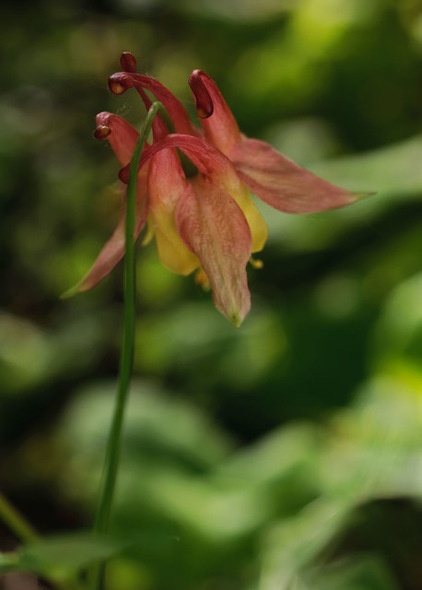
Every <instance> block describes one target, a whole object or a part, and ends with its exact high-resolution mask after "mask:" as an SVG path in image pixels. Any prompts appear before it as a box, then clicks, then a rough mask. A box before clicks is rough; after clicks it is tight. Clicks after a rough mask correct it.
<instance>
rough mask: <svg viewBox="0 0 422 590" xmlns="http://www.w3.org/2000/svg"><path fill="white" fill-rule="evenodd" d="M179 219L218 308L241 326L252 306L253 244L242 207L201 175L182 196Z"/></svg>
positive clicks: (180, 228) (178, 213)
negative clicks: (249, 272)
mask: <svg viewBox="0 0 422 590" xmlns="http://www.w3.org/2000/svg"><path fill="white" fill-rule="evenodd" d="M176 222H177V226H178V230H179V232H180V235H181V236H182V238H183V239H184V241H185V242H186V244H187V245H188V247H189V248H190V249H191V250H192V251H193V252H195V254H196V256H197V257H198V258H199V260H200V262H201V266H202V268H203V269H204V271H205V273H206V274H207V277H208V279H209V281H210V284H211V289H212V294H213V299H214V303H215V305H216V307H217V309H218V310H219V311H220V312H221V313H222V314H223V315H225V316H226V317H227V319H229V320H230V321H231V322H232V323H233V324H234V325H235V326H240V324H241V323H242V321H243V319H244V317H245V316H246V314H247V313H248V311H249V309H250V293H249V289H248V283H247V274H246V265H247V263H248V260H249V258H250V255H251V247H252V244H251V242H252V240H251V234H250V230H249V227H248V224H247V222H246V219H245V217H244V215H243V213H242V211H241V209H240V208H239V206H238V205H237V203H236V202H235V201H234V199H232V198H231V197H230V196H229V195H228V194H227V193H225V192H224V191H223V190H220V188H219V187H218V186H216V185H214V184H213V183H211V182H209V181H208V180H207V179H204V178H202V177H198V178H197V179H195V180H194V181H192V183H191V186H189V187H188V188H187V190H186V191H185V192H184V194H183V195H182V197H181V198H180V200H179V203H178V205H177V209H176Z"/></svg>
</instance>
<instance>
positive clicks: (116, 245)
mask: <svg viewBox="0 0 422 590" xmlns="http://www.w3.org/2000/svg"><path fill="white" fill-rule="evenodd" d="M121 62H122V66H123V69H124V70H126V71H123V72H119V73H118V74H113V76H111V77H110V80H109V86H110V89H111V90H112V92H114V93H115V94H122V93H123V92H125V91H126V90H128V89H129V88H132V87H134V88H136V89H137V91H138V92H139V94H140V96H141V98H142V100H143V101H144V103H145V104H146V106H147V107H148V103H149V98H148V97H147V95H146V94H145V91H149V92H150V93H152V94H153V95H154V96H155V97H156V99H157V100H160V102H161V103H162V104H163V105H164V107H165V109H166V111H167V113H168V115H169V117H170V119H171V124H172V126H173V129H174V131H175V133H169V132H168V129H167V128H166V126H165V125H164V123H163V121H162V120H161V119H160V118H159V117H160V116H158V117H157V120H156V122H154V125H153V144H152V145H151V146H147V147H146V148H145V150H144V154H143V156H142V159H141V165H140V171H139V180H138V195H137V213H136V223H135V226H136V227H135V235H134V239H136V237H137V236H138V235H139V233H140V231H141V230H142V228H143V227H144V225H145V223H146V220H148V226H149V235H150V236H152V235H155V237H156V242H157V247H158V253H159V256H160V259H161V261H162V263H163V264H164V265H165V266H166V267H167V268H169V269H170V270H172V271H174V272H176V273H179V274H182V275H187V274H190V273H191V272H193V271H195V270H196V271H197V272H198V276H199V277H200V278H201V282H202V283H209V285H210V286H211V290H212V294H213V299H214V302H215V305H216V307H217V308H218V309H219V310H220V311H221V312H222V313H223V314H224V315H225V316H226V317H227V318H228V319H229V320H230V321H231V322H232V323H233V324H235V325H236V326H239V325H240V324H241V322H242V321H243V319H244V317H245V316H246V314H247V313H248V311H249V308H250V294H249V289H248V284H247V275H246V266H247V263H248V261H249V260H250V259H251V256H252V253H253V252H258V251H260V250H262V248H263V247H264V244H265V241H266V238H267V229H266V225H265V222H264V220H263V219H262V217H261V215H260V213H259V212H258V210H257V209H256V207H255V205H254V203H253V201H252V198H251V195H250V192H249V191H252V192H253V193H254V194H255V195H256V196H257V197H259V198H261V199H262V200H263V201H265V202H266V203H268V204H269V205H271V206H272V207H274V208H276V209H278V210H280V211H284V212H289V213H307V212H315V211H322V210H326V209H332V208H336V207H341V206H343V205H347V204H349V203H351V202H353V201H355V200H357V199H358V198H359V197H360V195H359V194H354V193H351V192H349V191H346V190H344V189H341V188H339V187H336V186H334V185H332V184H329V183H327V182H325V181H324V180H322V179H320V178H318V177H317V176H315V175H313V174H312V173H310V172H309V171H307V170H305V169H304V168H301V167H300V166H298V165H297V164H295V163H294V162H292V161H291V160H289V159H288V158H286V157H285V156H283V155H282V154H280V153H278V152H276V151H275V150H274V149H273V148H272V147H271V146H270V145H269V144H266V143H265V142H262V141H259V140H255V139H249V138H246V137H245V136H244V135H243V134H242V133H241V132H240V130H239V128H238V125H237V123H236V120H235V118H234V116H233V114H232V112H231V111H230V109H229V107H228V105H227V103H226V102H225V100H224V98H223V96H222V95H221V93H220V91H219V89H218V87H217V85H216V84H215V82H214V81H213V80H212V79H211V78H210V77H209V76H208V75H207V74H205V73H204V72H201V71H199V70H196V71H195V72H193V74H192V75H191V77H190V81H189V82H190V85H191V88H192V91H193V94H194V97H195V99H196V107H197V113H198V115H199V117H200V120H201V126H202V130H198V129H197V128H196V127H195V126H194V125H193V124H192V123H191V121H190V119H189V116H188V114H187V112H186V110H185V109H184V107H183V106H182V104H181V103H180V102H179V101H178V100H177V99H176V97H174V96H173V95H172V94H171V93H170V91H169V90H168V89H167V88H165V87H164V86H163V85H162V84H160V82H158V81H157V80H154V79H153V78H151V77H149V76H143V75H141V74H138V73H136V71H135V70H136V67H135V62H134V58H133V57H132V56H131V55H130V54H127V53H125V54H123V56H122V60H121ZM95 135H96V137H97V138H99V139H106V140H108V141H109V143H110V145H111V147H112V148H113V151H114V152H115V154H116V157H117V159H118V160H119V163H120V165H121V166H122V167H123V174H121V178H123V179H124V177H125V174H124V170H125V167H126V166H127V165H128V164H129V162H130V159H131V154H132V151H133V148H134V145H135V143H136V140H137V137H138V134H137V131H136V130H135V129H134V128H133V127H131V126H130V125H129V123H127V122H126V121H125V120H124V119H122V118H121V117H119V116H117V115H113V114H111V113H100V115H98V116H97V129H96V133H95ZM177 150H180V152H183V153H184V154H185V156H187V158H188V159H189V160H190V161H191V162H192V163H193V164H194V165H195V167H196V169H197V173H196V175H194V176H193V177H189V178H188V177H187V175H186V174H185V172H184V169H183V166H182V163H181V160H180V158H179V155H178V152H177ZM124 217H125V214H124V207H123V213H122V217H121V220H120V222H119V224H118V227H117V228H116V230H115V232H114V234H113V235H112V237H111V238H110V240H109V241H108V242H107V243H106V245H105V246H104V248H103V249H102V251H101V252H100V254H99V256H98V258H97V260H96V261H95V263H94V265H93V266H92V268H91V269H90V271H89V272H88V273H87V275H86V276H85V277H84V279H82V281H81V283H80V285H79V286H78V288H79V290H86V289H89V288H91V287H92V286H94V285H95V284H96V283H98V282H99V281H100V280H101V279H102V278H104V276H106V275H107V274H109V272H110V271H111V270H112V269H113V268H114V266H115V265H116V264H117V262H118V261H119V260H120V259H121V258H122V256H123V255H124V251H125V245H124Z"/></svg>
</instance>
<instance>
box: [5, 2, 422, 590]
mask: <svg viewBox="0 0 422 590" xmlns="http://www.w3.org/2000/svg"><path fill="white" fill-rule="evenodd" d="M0 47H1V55H2V56H3V58H2V66H1V70H2V73H1V96H0V102H1V106H0V154H1V158H0V206H1V216H0V224H1V230H0V243H1V246H0V262H1V264H0V267H1V292H0V298H1V310H0V439H1V446H0V461H1V462H0V466H1V470H0V489H1V490H2V492H3V493H4V494H5V495H6V496H7V497H8V498H9V499H10V500H11V501H13V502H14V503H15V504H16V506H18V507H19V509H20V510H22V512H23V513H25V514H26V515H27V517H28V518H29V519H30V520H31V521H32V522H33V523H34V525H35V526H36V527H37V528H38V529H39V530H40V531H41V532H43V533H53V532H54V533H57V532H60V531H61V532H67V531H74V530H80V529H86V528H89V526H90V524H91V521H92V513H93V509H94V504H95V495H96V491H97V487H98V480H99V472H100V466H101V461H102V456H103V452H104V444H105V440H106V435H107V429H108V423H109V419H110V412H111V406H112V399H113V395H114V391H115V384H116V374H117V368H118V356H119V346H120V343H119V338H120V333H121V317H122V287H121V279H122V271H121V268H120V267H119V268H118V269H117V270H116V271H115V272H114V273H113V275H112V276H111V277H109V278H108V279H107V280H106V281H104V282H103V283H102V284H101V285H100V286H99V287H97V288H96V289H95V290H93V291H92V292H90V293H87V294H83V295H79V296H77V297H75V298H73V299H70V300H60V299H59V297H60V294H61V293H63V292H64V291H66V290H67V289H68V288H69V287H70V286H72V285H73V284H75V283H76V282H77V281H78V280H79V279H80V278H81V277H82V275H83V274H84V273H85V271H86V270H87V269H88V268H89V266H90V264H91V263H92V261H93V260H94V259H95V257H96V254H97V253H98V251H99V249H100V248H101V245H102V244H103V242H104V240H105V239H106V238H107V237H108V236H109V235H110V233H111V231H112V229H113V228H114V225H115V223H116V219H117V216H118V206H119V203H118V198H117V196H116V195H117V192H116V186H117V184H116V174H117V171H118V165H117V163H116V162H115V160H114V157H113V155H112V153H111V150H110V149H109V147H108V146H107V145H106V144H105V142H104V143H100V142H98V141H95V140H94V139H93V137H92V131H93V129H94V126H95V115H96V113H97V112H100V111H103V110H109V111H112V112H116V113H118V114H120V115H122V116H125V117H127V118H128V119H129V120H130V121H131V122H132V123H134V124H136V125H138V126H139V125H140V124H141V122H142V117H143V114H144V112H143V108H142V105H141V104H140V101H139V99H138V97H137V96H135V95H131V93H127V94H125V95H124V96H123V97H122V96H121V97H116V96H112V95H111V94H110V93H109V92H108V90H107V78H108V76H109V75H110V74H111V73H113V72H114V71H118V70H119V55H120V53H121V52H122V51H124V50H129V51H132V52H133V53H134V54H135V55H136V56H137V57H138V66H139V69H140V71H144V72H147V73H149V74H151V75H154V76H156V77H158V78H159V79H160V80H161V81H162V82H163V83H164V84H166V85H167V86H169V88H170V89H171V90H172V91H173V92H174V93H175V94H176V95H177V96H179V97H180V98H181V100H182V101H183V102H184V104H186V106H187V108H188V109H189V110H190V111H191V112H192V113H193V112H194V109H193V101H192V97H191V94H190V90H189V88H188V85H187V78H188V76H189V74H190V72H191V71H192V70H193V69H195V68H200V69H203V70H205V71H207V72H208V73H209V74H210V75H211V76H212V77H213V78H214V79H215V80H216V81H217V83H218V84H219V86H220V88H221V89H222V91H223V93H224V95H225V97H226V99H227V101H228V102H229V104H230V105H231V107H232V109H233V111H234V113H235V115H236V116H237V118H238V121H239V124H240V126H241V128H242V130H243V131H244V132H245V133H246V134H247V135H250V136H254V137H259V138H262V139H265V140H267V141H270V142H271V143H272V144H273V145H274V146H275V147H277V148H278V149H280V150H281V151H283V152H284V153H285V154H286V155H288V156H289V157H291V158H293V159H295V160H296V161H297V162H299V163H300V164H303V165H305V166H307V167H309V168H310V169H311V170H313V171H314V172H316V173H318V174H319V175H321V176H323V177H324V178H325V179H327V180H329V181H332V182H334V183H337V184H340V185H342V186H344V187H347V188H349V189H351V190H359V191H361V190H366V191H377V195H376V196H375V197H372V198H371V199H368V200H367V201H363V202H360V203H358V204H355V205H353V206H352V207H350V208H346V209H343V210H340V211H333V212H327V213H323V214H318V215H306V216H289V215H284V214H282V213H278V212H275V211H273V210H270V209H269V208H267V207H262V211H263V213H264V215H265V217H266V219H267V221H268V225H269V227H270V239H269V243H268V245H267V247H266V249H265V251H264V252H263V253H262V256H261V258H262V260H263V262H264V268H263V269H262V270H254V269H251V270H250V272H249V277H250V287H251V292H252V301H253V305H252V311H251V313H250V315H249V316H248V318H247V320H246V321H245V323H244V325H243V326H242V328H241V329H240V330H235V329H234V328H233V327H232V326H231V325H230V324H229V323H228V322H227V321H226V320H225V319H224V318H223V317H222V316H220V315H219V314H218V313H217V312H216V311H215V310H214V309H213V304H212V301H211V299H210V296H209V294H207V293H204V292H202V291H201V289H200V288H199V287H197V286H196V285H195V284H194V282H193V280H191V278H187V279H186V278H182V277H178V276H176V275H172V274H170V273H169V272H168V271H166V270H165V269H163V268H161V266H160V265H159V263H158V260H157V255H156V252H155V249H154V247H153V246H148V247H146V248H141V247H140V248H139V255H138V302H139V309H138V317H137V336H136V338H137V343H136V359H135V380H134V385H133V391H132V395H131V401H130V407H129V410H128V416H127V418H128V421H127V428H126V436H125V443H124V449H123V457H122V471H121V476H120V479H119V486H118V495H117V499H116V509H115V513H114V520H113V531H114V534H115V535H117V536H119V535H120V536H123V537H124V538H127V539H130V540H131V541H130V543H129V546H128V548H126V549H124V550H123V551H122V552H121V553H120V555H119V556H118V557H117V558H116V559H115V560H114V561H113V562H112V565H111V567H110V581H109V582H110V583H109V589H110V590H238V589H239V590H240V589H241V590H309V589H312V590H420V589H421V588H422V507H421V503H420V500H421V498H422V262H421V261H422V233H421V227H422V200H421V196H422V135H421V122H422V5H421V2H420V0H201V1H199V0H197V1H195V0H180V2H179V1H178V2H171V1H170V0H167V1H166V0H92V1H91V2H89V1H86V2H84V1H83V0H61V1H60V2H55V1H53V0H50V1H48V0H45V1H41V0H39V1H37V2H34V1H32V0H27V1H26V2H24V1H23V0H21V1H20V2H19V3H15V2H12V0H9V1H8V2H7V1H5V2H3V3H2V8H1V9H0ZM0 533H1V534H0V540H1V544H2V547H1V548H2V549H3V550H8V549H11V548H13V547H14V546H15V544H16V539H14V537H13V535H12V534H11V533H10V531H8V530H7V529H6V527H3V526H2V525H1V524H0Z"/></svg>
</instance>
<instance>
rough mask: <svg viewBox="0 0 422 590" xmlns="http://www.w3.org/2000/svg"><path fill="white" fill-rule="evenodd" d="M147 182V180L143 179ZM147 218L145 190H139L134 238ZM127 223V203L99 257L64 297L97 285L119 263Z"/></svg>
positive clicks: (123, 250)
mask: <svg viewBox="0 0 422 590" xmlns="http://www.w3.org/2000/svg"><path fill="white" fill-rule="evenodd" d="M143 182H145V180H144V181H143ZM145 220H146V199H145V194H144V192H142V193H140V192H139V191H138V198H137V201H136V212H135V231H134V236H133V237H134V240H135V239H136V238H137V237H138V236H139V234H140V232H141V231H142V229H143V227H144V225H145ZM125 223H126V203H125V204H124V206H123V210H122V213H121V215H120V219H119V223H118V224H117V227H116V229H115V230H114V232H113V234H112V236H111V238H110V239H109V240H108V241H107V242H106V244H105V245H104V246H103V248H102V249H101V251H100V253H99V255H98V256H97V259H96V260H95V262H94V264H93V265H92V266H91V268H90V269H89V271H88V272H87V273H86V275H85V276H84V277H83V279H82V280H81V281H80V282H79V283H78V284H77V285H75V286H74V287H72V288H71V289H69V290H68V291H66V293H64V295H63V296H64V297H70V296H72V295H75V294H76V293H80V292H82V291H88V290H89V289H92V287H95V285H97V284H98V283H99V282H100V281H102V280H103V279H104V278H105V277H106V276H107V275H109V274H110V272H111V271H112V270H113V268H114V267H115V266H116V265H117V263H118V262H119V261H120V260H121V259H122V258H123V256H124V253H125V245H126V244H125Z"/></svg>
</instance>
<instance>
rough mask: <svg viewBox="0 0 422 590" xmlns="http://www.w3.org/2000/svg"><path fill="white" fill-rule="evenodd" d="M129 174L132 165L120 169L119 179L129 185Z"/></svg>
mask: <svg viewBox="0 0 422 590" xmlns="http://www.w3.org/2000/svg"><path fill="white" fill-rule="evenodd" d="M129 174H130V164H128V165H127V166H124V167H123V168H120V170H119V178H120V180H121V181H122V182H123V183H124V184H127V183H128V182H129Z"/></svg>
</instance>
